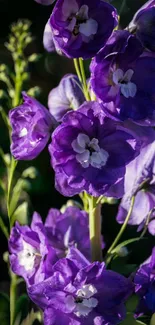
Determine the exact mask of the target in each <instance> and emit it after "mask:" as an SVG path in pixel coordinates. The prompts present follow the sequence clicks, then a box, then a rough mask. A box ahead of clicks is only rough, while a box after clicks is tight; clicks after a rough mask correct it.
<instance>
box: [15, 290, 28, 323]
mask: <svg viewBox="0 0 155 325" xmlns="http://www.w3.org/2000/svg"><path fill="white" fill-rule="evenodd" d="M28 312H29V298H28V296H27V295H26V294H23V295H22V296H21V297H20V298H18V300H17V303H16V310H15V319H16V318H17V317H19V316H20V320H21V321H22V320H23V319H25V318H26V317H27V315H28Z"/></svg>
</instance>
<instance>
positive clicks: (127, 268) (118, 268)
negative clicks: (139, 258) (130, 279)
mask: <svg viewBox="0 0 155 325" xmlns="http://www.w3.org/2000/svg"><path fill="white" fill-rule="evenodd" d="M126 262H127V261H126V258H122V257H117V258H116V259H114V260H112V262H111V268H112V270H113V271H115V272H118V273H120V274H123V275H125V276H128V275H130V274H131V273H132V272H134V271H135V270H136V268H137V265H136V264H127V263H126Z"/></svg>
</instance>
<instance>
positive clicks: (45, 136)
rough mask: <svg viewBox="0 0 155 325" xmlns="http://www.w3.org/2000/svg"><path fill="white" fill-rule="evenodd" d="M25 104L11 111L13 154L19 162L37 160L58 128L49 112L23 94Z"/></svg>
mask: <svg viewBox="0 0 155 325" xmlns="http://www.w3.org/2000/svg"><path fill="white" fill-rule="evenodd" d="M23 99H24V103H23V104H21V105H20V106H18V107H16V108H13V109H12V110H11V111H10V114H9V119H10V123H11V126H12V144H11V153H12V155H13V156H14V158H15V159H17V160H31V159H34V158H36V157H37V156H38V155H39V154H40V152H41V151H42V150H43V149H44V147H45V146H46V144H47V142H48V140H49V138H50V135H51V133H52V131H53V129H54V127H55V126H56V121H55V119H54V118H53V117H52V115H51V114H50V113H49V112H48V110H47V109H46V108H45V107H44V106H42V105H41V104H40V103H39V102H38V101H37V100H36V99H34V98H32V97H29V96H28V95H27V94H26V93H23Z"/></svg>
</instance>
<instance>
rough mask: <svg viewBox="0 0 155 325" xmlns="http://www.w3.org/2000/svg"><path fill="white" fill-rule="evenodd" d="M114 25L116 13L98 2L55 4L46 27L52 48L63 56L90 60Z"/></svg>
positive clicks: (76, 0) (60, 1) (60, 0)
mask: <svg viewBox="0 0 155 325" xmlns="http://www.w3.org/2000/svg"><path fill="white" fill-rule="evenodd" d="M117 21H118V19H117V12H116V9H115V8H114V7H113V6H111V5H110V4H108V3H107V2H104V1H102V0H72V1H70V0H58V1H57V3H56V5H55V8H54V10H53V13H52V15H51V17H50V26H51V30H52V34H53V38H54V43H55V44H56V48H58V49H59V50H60V51H61V52H62V53H63V54H65V55H66V56H68V57H70V58H78V57H82V58H91V57H93V56H94V55H95V54H96V53H97V52H98V51H99V50H100V48H101V47H102V46H103V45H104V44H105V43H106V41H107V40H108V38H109V36H110V35H111V33H112V31H113V29H114V28H115V27H116V25H117ZM49 41H50V39H49ZM46 44H47V42H46Z"/></svg>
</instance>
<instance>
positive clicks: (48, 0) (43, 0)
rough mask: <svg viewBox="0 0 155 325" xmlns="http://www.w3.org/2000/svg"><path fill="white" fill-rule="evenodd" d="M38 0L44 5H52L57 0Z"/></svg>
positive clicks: (37, 0)
mask: <svg viewBox="0 0 155 325" xmlns="http://www.w3.org/2000/svg"><path fill="white" fill-rule="evenodd" d="M35 1H36V2H38V3H40V4H41V5H44V6H49V5H51V4H52V3H53V2H54V1H55V0H35Z"/></svg>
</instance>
